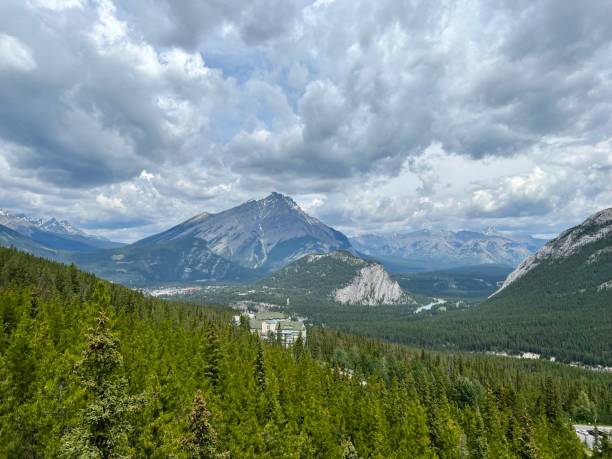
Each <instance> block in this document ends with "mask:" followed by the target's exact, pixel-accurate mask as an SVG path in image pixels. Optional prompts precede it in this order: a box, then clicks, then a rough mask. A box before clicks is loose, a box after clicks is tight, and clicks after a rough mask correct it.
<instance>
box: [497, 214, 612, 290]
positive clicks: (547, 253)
mask: <svg viewBox="0 0 612 459" xmlns="http://www.w3.org/2000/svg"><path fill="white" fill-rule="evenodd" d="M609 235H612V208H608V209H604V210H602V211H600V212H597V213H596V214H594V215H591V216H590V217H589V218H587V219H586V220H585V221H584V222H582V223H581V224H580V225H578V226H575V227H573V228H570V229H568V230H566V231H564V232H563V233H561V234H560V235H559V236H558V237H556V238H555V239H553V240H552V241H549V242H548V243H546V244H545V245H544V246H543V247H542V248H541V249H540V250H538V251H537V252H536V253H535V254H533V255H532V256H530V257H529V258H527V259H526V260H525V261H523V262H522V263H521V264H520V265H519V266H518V267H517V268H516V269H515V270H514V271H513V272H512V273H510V275H509V276H508V278H507V279H506V280H505V282H504V283H503V285H502V286H501V288H500V289H499V290H498V291H497V292H495V293H494V294H493V295H496V294H497V293H499V292H500V291H502V290H503V289H505V288H506V287H508V286H509V285H510V284H512V283H513V282H515V281H516V280H518V279H520V278H521V277H523V276H524V275H525V274H527V273H528V272H529V271H531V270H532V269H534V268H536V267H537V266H539V265H540V264H541V263H543V262H545V261H551V260H558V259H562V258H565V257H569V256H571V255H573V254H575V253H577V252H578V251H580V249H581V248H582V247H584V246H586V245H588V244H591V243H593V242H597V241H600V240H602V239H604V238H606V237H608V236H609ZM493 295H491V296H493Z"/></svg>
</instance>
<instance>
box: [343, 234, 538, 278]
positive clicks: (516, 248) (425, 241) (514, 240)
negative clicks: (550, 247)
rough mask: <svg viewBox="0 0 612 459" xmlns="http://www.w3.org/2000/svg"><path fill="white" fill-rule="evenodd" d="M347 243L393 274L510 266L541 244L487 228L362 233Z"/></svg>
mask: <svg viewBox="0 0 612 459" xmlns="http://www.w3.org/2000/svg"><path fill="white" fill-rule="evenodd" d="M350 241H351V244H352V245H353V247H355V249H356V250H357V251H358V252H359V253H360V254H363V255H364V256H367V257H371V258H373V259H377V260H380V261H381V262H383V264H384V265H385V267H387V268H388V269H390V270H391V271H393V272H401V271H402V270H405V271H411V270H417V271H419V270H425V271H428V270H432V269H446V268H455V267H461V266H470V265H482V264H498V265H507V266H512V267H514V266H517V265H518V264H519V263H520V262H521V261H523V260H524V259H525V258H526V257H528V256H529V255H531V254H532V253H533V252H534V251H535V250H536V249H537V248H539V247H540V246H541V245H542V244H544V242H545V241H543V240H540V239H536V238H533V237H530V236H525V235H510V234H505V233H500V232H498V231H497V230H495V229H494V228H491V227H490V228H487V230H485V231H484V232H477V231H467V230H460V231H448V230H429V229H423V230H417V231H412V232H408V233H390V234H365V235H362V236H356V237H352V238H350Z"/></svg>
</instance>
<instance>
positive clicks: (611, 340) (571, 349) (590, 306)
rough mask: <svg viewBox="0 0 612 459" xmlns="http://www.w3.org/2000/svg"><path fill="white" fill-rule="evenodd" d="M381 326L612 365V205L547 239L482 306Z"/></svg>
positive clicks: (468, 344) (445, 343)
mask: <svg viewBox="0 0 612 459" xmlns="http://www.w3.org/2000/svg"><path fill="white" fill-rule="evenodd" d="M377 327H378V328H379V329H384V330H385V331H386V333H387V335H388V336H393V337H395V338H396V339H398V340H401V341H404V342H408V343H412V344H418V345H425V346H434V347H438V348H445V349H466V350H473V351H509V352H513V353H520V352H527V351H529V352H535V353H538V354H542V355H543V356H545V357H555V358H557V359H560V360H563V361H566V362H575V361H578V362H583V363H588V364H604V365H608V366H612V209H606V210H603V211H601V212H598V213H597V214H595V215H593V216H591V217H590V218H588V219H587V220H586V221H585V222H583V223H582V224H580V225H578V226H576V227H574V228H571V229H569V230H567V231H565V232H563V233H562V234H561V235H560V236H559V237H558V238H555V239H553V240H552V241H550V242H549V243H547V244H546V245H545V246H544V247H542V249H541V250H539V251H538V252H537V253H536V254H535V255H534V256H533V257H530V258H528V259H527V260H525V262H524V263H522V264H521V265H520V266H519V267H518V268H517V269H516V271H514V272H513V273H511V274H510V275H509V276H508V278H507V280H506V282H505V283H504V286H503V288H502V289H500V291H499V292H498V293H496V294H495V295H494V296H492V297H491V298H490V299H489V300H488V301H486V302H484V303H483V304H481V305H479V306H478V307H475V308H471V309H469V310H465V311H453V312H449V313H447V314H444V315H438V316H433V317H425V318H423V319H421V320H418V321H407V322H403V323H397V322H389V323H386V324H382V323H378V324H377ZM351 329H353V330H358V331H361V330H366V331H367V329H368V324H365V323H363V324H359V325H358V326H357V327H355V326H352V327H351Z"/></svg>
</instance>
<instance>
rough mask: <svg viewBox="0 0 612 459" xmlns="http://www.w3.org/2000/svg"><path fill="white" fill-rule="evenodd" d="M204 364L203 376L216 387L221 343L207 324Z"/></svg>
mask: <svg viewBox="0 0 612 459" xmlns="http://www.w3.org/2000/svg"><path fill="white" fill-rule="evenodd" d="M205 358H206V364H205V365H204V376H206V378H207V379H208V381H209V382H210V385H211V386H212V387H217V385H218V384H219V369H220V365H221V358H222V353H221V345H220V344H219V337H218V336H217V332H216V331H215V329H214V328H213V327H212V326H209V327H208V329H207V331H206V356H205Z"/></svg>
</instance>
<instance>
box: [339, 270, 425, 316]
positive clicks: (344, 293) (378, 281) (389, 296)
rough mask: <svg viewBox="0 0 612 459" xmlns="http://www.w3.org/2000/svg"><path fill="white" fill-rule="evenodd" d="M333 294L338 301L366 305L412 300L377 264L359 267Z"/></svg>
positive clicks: (409, 301) (403, 302)
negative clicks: (352, 276) (348, 281)
mask: <svg viewBox="0 0 612 459" xmlns="http://www.w3.org/2000/svg"><path fill="white" fill-rule="evenodd" d="M333 296H334V300H335V301H337V302H338V303H342V304H358V305H368V306H376V305H380V304H406V303H413V302H414V300H412V298H410V297H408V295H406V294H405V293H404V292H403V290H402V288H401V287H400V285H399V284H398V283H397V282H396V281H394V280H392V279H391V277H389V274H388V273H387V272H386V271H385V269H384V268H383V267H382V266H381V265H379V264H371V265H368V266H366V267H364V268H361V269H360V270H359V271H358V272H357V275H356V276H355V277H354V278H353V280H352V281H351V283H350V284H348V285H347V286H345V287H342V288H339V289H337V290H336V291H335V292H334V293H333Z"/></svg>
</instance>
